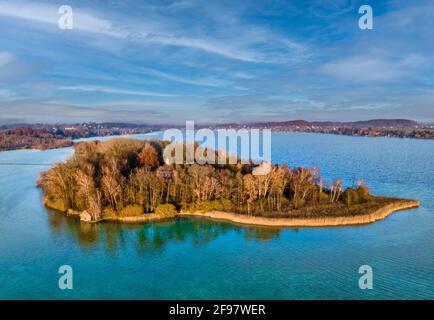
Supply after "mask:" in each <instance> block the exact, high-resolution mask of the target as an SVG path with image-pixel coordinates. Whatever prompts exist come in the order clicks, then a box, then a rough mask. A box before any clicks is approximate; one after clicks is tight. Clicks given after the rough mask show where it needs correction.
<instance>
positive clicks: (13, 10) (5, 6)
mask: <svg viewBox="0 0 434 320" xmlns="http://www.w3.org/2000/svg"><path fill="white" fill-rule="evenodd" d="M58 10H59V6H54V5H50V4H44V3H38V4H35V3H30V2H27V1H14V2H11V1H0V16H4V17H10V18H18V19H24V20H30V21H34V22H38V23H44V24H51V25H53V26H57V25H58V21H59V18H60V14H59V12H58ZM73 27H74V29H77V30H80V31H86V32H93V33H98V34H104V35H108V36H115V37H124V36H126V33H125V32H122V31H120V30H114V28H113V27H112V24H111V22H110V21H108V20H105V19H102V18H99V17H97V16H95V15H93V14H91V13H88V12H85V11H83V10H80V9H75V8H73Z"/></svg>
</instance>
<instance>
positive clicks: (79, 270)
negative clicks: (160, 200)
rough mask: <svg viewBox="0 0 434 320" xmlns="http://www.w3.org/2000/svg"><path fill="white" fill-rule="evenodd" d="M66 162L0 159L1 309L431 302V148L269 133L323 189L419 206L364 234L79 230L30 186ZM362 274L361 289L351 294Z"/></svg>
mask: <svg viewBox="0 0 434 320" xmlns="http://www.w3.org/2000/svg"><path fill="white" fill-rule="evenodd" d="M145 136H146V135H139V136H138V137H145ZM71 153H72V151H71V148H65V149H57V150H47V151H36V150H19V151H7V152H1V153H0V181H1V184H0V298H1V299H226V298H227V299H231V298H234V299H402V298H409V299H433V298H434V241H433V240H434V237H433V235H434V234H433V231H434V201H433V199H434V182H433V181H434V141H432V140H431V141H428V140H427V141H424V140H411V139H392V138H365V137H347V136H335V135H323V134H308V133H273V135H272V161H273V162H274V163H282V162H287V163H288V164H289V165H290V166H301V165H304V166H311V165H314V164H318V165H319V166H320V168H321V173H322V175H323V176H324V177H325V178H326V179H328V180H331V179H332V178H335V177H341V178H343V180H344V182H345V183H346V185H351V184H352V183H353V182H354V181H355V180H357V179H363V180H364V181H366V182H367V183H368V185H369V186H370V187H371V190H372V193H374V194H379V195H389V196H396V197H405V198H413V199H417V200H419V201H420V202H421V206H420V208H418V209H413V210H408V211H401V212H397V213H395V214H392V215H391V216H389V217H387V218H386V219H385V220H382V221H379V222H376V223H374V224H370V225H364V226H354V227H337V228H306V229H285V228H267V227H249V226H241V225H235V224H231V223H228V222H222V221H212V220H209V219H205V218H180V219H177V220H174V221H167V222H161V223H152V224H131V225H129V224H119V223H108V222H107V223H101V224H95V225H90V224H86V223H80V222H79V221H78V220H77V219H76V218H72V217H66V216H65V215H63V214H60V213H57V212H53V211H51V210H48V209H46V208H45V207H44V206H43V204H42V201H41V191H40V190H38V189H37V188H36V187H35V181H36V179H37V177H38V173H39V172H40V171H42V170H46V169H48V168H49V166H48V165H50V164H52V163H55V162H58V161H62V160H64V159H65V158H66V157H67V156H69V155H70V154H71ZM1 163H4V164H6V163H16V165H1ZM18 164H21V165H18ZM36 164H38V165H36ZM44 165H45V166H44ZM64 264H68V265H71V266H72V268H73V271H74V289H73V290H65V291H62V290H60V289H59V288H58V278H59V276H60V275H59V274H58V273H57V270H58V268H59V266H61V265H64ZM365 264H368V265H370V266H372V268H373V270H374V289H373V290H361V289H359V287H358V280H359V277H360V275H359V274H358V269H359V267H360V266H361V265H365Z"/></svg>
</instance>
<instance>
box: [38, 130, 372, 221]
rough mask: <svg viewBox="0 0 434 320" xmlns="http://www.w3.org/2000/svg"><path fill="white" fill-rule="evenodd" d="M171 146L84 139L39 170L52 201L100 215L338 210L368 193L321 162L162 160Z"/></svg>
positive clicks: (63, 208) (56, 205)
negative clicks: (257, 167) (329, 177)
mask: <svg viewBox="0 0 434 320" xmlns="http://www.w3.org/2000/svg"><path fill="white" fill-rule="evenodd" d="M167 144H168V142H164V141H153V140H150V141H142V140H135V139H113V140H110V141H106V142H98V141H94V142H82V143H79V144H76V145H74V148H75V152H74V154H73V156H72V157H71V158H69V159H68V160H67V161H65V162H62V163H58V164H56V165H54V166H53V167H52V168H51V169H50V170H48V171H47V172H44V173H42V174H41V177H40V179H39V181H38V185H39V186H41V187H42V188H43V190H44V194H45V201H46V203H47V205H49V206H50V207H53V208H56V209H58V210H61V211H68V210H69V209H70V210H74V211H79V212H80V211H83V210H86V211H87V212H88V213H89V214H91V215H92V216H93V219H95V220H96V219H99V218H101V217H104V216H105V215H107V216H108V215H111V216H113V215H120V216H137V215H143V214H147V213H158V214H160V215H162V216H173V215H175V214H176V211H179V210H191V211H198V210H201V211H213V210H216V211H228V212H236V213H241V214H247V215H262V216H273V215H282V214H285V212H289V211H290V210H295V212H298V210H300V209H303V208H309V210H308V211H309V212H310V213H311V214H317V213H318V212H317V210H316V209H315V208H319V207H324V208H326V210H327V212H333V210H334V209H335V208H336V206H340V207H346V206H348V207H349V206H357V205H358V204H361V203H364V202H367V201H369V200H370V197H371V196H370V195H369V191H368V187H367V186H366V185H364V184H363V183H358V184H357V185H356V186H355V187H354V188H348V189H346V190H344V189H343V183H342V180H339V179H336V180H334V181H332V182H330V183H326V182H325V181H324V180H323V179H322V178H321V176H320V172H319V169H318V168H317V167H314V168H293V169H290V168H288V166H287V165H273V166H271V170H270V171H269V173H268V174H266V175H253V174H252V170H253V168H254V165H253V164H252V163H245V164H243V163H241V161H238V162H237V163H236V164H223V165H221V164H219V165H217V164H215V165H209V164H205V165H199V164H174V165H172V164H165V162H164V159H163V150H164V148H165V146H166V145H167ZM184 147H185V146H184ZM206 152H209V151H208V150H207V151H206ZM335 211H336V210H335ZM341 212H342V210H341Z"/></svg>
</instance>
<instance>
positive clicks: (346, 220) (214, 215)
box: [178, 200, 420, 228]
mask: <svg viewBox="0 0 434 320" xmlns="http://www.w3.org/2000/svg"><path fill="white" fill-rule="evenodd" d="M419 205H420V203H419V201H416V200H402V201H400V202H398V203H391V204H388V205H385V206H384V207H382V208H380V209H378V210H376V211H374V212H372V213H369V214H364V215H357V216H351V217H324V218H265V217H254V216H245V215H240V214H235V213H230V212H222V211H211V212H180V213H179V214H178V215H179V216H196V217H206V218H210V219H215V220H225V221H230V222H235V223H240V224H248V225H258V226H270V227H292V228H295V227H338V226H347V225H360V224H369V223H373V222H375V221H378V220H382V219H384V218H386V217H387V216H389V215H390V214H392V213H394V212H397V211H401V210H407V209H412V208H417V207H419Z"/></svg>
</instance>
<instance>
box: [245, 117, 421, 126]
mask: <svg viewBox="0 0 434 320" xmlns="http://www.w3.org/2000/svg"><path fill="white" fill-rule="evenodd" d="M251 125H252V126H260V127H264V126H267V127H271V128H272V127H311V126H315V127H341V128H342V127H347V128H368V127H371V128H384V127H394V128H397V127H399V128H410V127H415V126H417V125H418V123H417V122H416V121H413V120H408V119H373V120H364V121H353V122H337V121H312V122H310V121H306V120H290V121H270V122H259V123H252V124H251Z"/></svg>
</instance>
